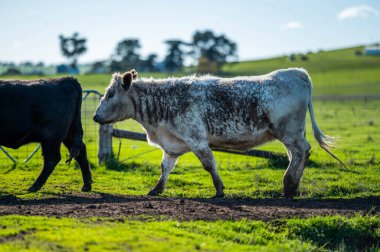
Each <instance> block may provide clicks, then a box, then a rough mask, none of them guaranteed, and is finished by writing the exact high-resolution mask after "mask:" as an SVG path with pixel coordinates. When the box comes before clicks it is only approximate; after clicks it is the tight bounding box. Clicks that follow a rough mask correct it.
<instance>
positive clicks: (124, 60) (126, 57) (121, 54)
mask: <svg viewBox="0 0 380 252" xmlns="http://www.w3.org/2000/svg"><path fill="white" fill-rule="evenodd" d="M140 48H141V45H140V42H139V40H138V39H124V40H122V41H120V42H119V43H118V44H117V45H116V49H115V53H114V55H113V56H112V58H113V59H112V61H111V70H112V71H124V70H126V69H132V68H135V69H137V70H138V69H139V60H140V54H139V53H138V50H139V49H140Z"/></svg>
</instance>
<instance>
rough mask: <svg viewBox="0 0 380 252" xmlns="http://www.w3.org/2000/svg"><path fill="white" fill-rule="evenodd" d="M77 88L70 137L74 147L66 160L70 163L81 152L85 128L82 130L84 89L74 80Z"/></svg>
mask: <svg viewBox="0 0 380 252" xmlns="http://www.w3.org/2000/svg"><path fill="white" fill-rule="evenodd" d="M74 81H75V87H76V89H77V93H78V94H77V99H76V104H75V105H76V106H75V112H74V117H73V121H72V123H71V127H70V132H69V135H70V136H69V137H70V138H71V142H72V146H71V148H70V155H69V157H68V159H67V160H66V162H67V163H69V162H70V161H71V160H72V159H73V158H76V157H77V156H78V155H79V154H80V152H81V150H82V144H83V141H82V140H83V128H82V120H81V109H82V87H81V86H80V84H79V82H78V81H77V80H76V79H74Z"/></svg>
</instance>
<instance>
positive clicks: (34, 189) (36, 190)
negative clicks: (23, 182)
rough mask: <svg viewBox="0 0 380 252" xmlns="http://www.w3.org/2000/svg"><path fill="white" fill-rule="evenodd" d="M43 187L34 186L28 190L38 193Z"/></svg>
mask: <svg viewBox="0 0 380 252" xmlns="http://www.w3.org/2000/svg"><path fill="white" fill-rule="evenodd" d="M41 187H42V186H36V185H32V186H31V187H29V188H28V192H38V191H39V190H40V189H41Z"/></svg>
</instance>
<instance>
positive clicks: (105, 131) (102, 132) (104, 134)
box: [98, 124, 113, 165]
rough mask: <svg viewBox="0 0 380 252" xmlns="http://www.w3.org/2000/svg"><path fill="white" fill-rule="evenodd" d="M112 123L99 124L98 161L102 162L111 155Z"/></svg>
mask: <svg viewBox="0 0 380 252" xmlns="http://www.w3.org/2000/svg"><path fill="white" fill-rule="evenodd" d="M112 131H113V126H112V124H105V125H100V126H99V152H98V163H99V165H101V164H103V163H104V162H106V161H107V159H109V158H110V157H112Z"/></svg>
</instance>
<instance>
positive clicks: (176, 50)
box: [164, 40, 188, 72]
mask: <svg viewBox="0 0 380 252" xmlns="http://www.w3.org/2000/svg"><path fill="white" fill-rule="evenodd" d="M165 44H167V45H168V46H169V48H168V54H167V55H166V57H165V60H164V65H165V68H166V69H167V70H168V71H169V72H177V71H179V70H181V68H182V67H183V61H184V56H185V52H184V50H182V46H183V45H188V44H187V43H185V42H183V41H181V40H167V41H165Z"/></svg>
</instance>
